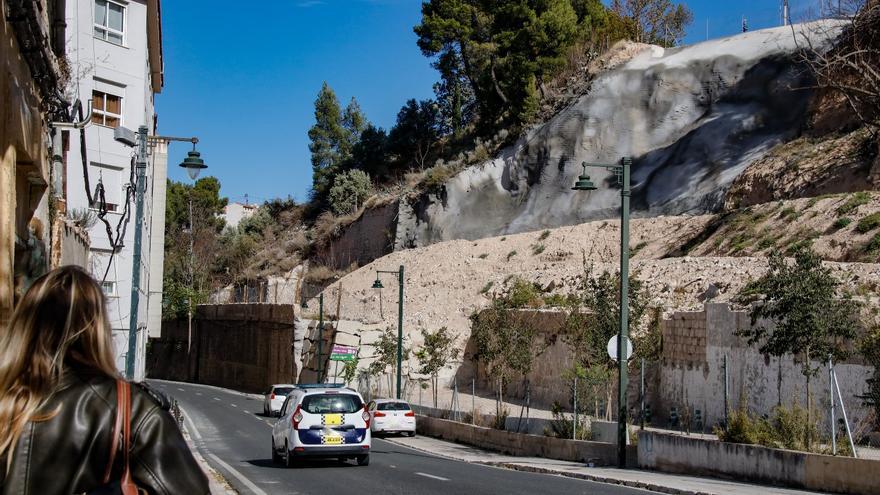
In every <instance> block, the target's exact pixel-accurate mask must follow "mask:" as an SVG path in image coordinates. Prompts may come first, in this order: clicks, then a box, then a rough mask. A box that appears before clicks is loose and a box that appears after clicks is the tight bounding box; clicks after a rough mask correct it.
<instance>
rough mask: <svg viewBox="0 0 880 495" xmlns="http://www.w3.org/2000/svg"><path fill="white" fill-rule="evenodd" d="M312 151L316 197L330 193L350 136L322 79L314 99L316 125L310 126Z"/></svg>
mask: <svg viewBox="0 0 880 495" xmlns="http://www.w3.org/2000/svg"><path fill="white" fill-rule="evenodd" d="M309 141H310V143H309V151H310V152H311V153H312V192H313V194H315V195H317V196H318V197H319V198H320V197H323V196H324V195H325V194H327V192H329V190H330V187H331V186H332V185H333V178H334V177H335V176H336V174H337V173H338V172H339V169H340V166H341V164H342V162H343V161H345V160H346V159H347V158H348V155H347V153H348V152H349V151H350V149H349V146H350V143H351V138H350V137H349V133H348V131H347V130H346V128H345V126H344V125H343V116H342V110H341V109H340V107H339V100H337V99H336V93H335V92H333V89H332V88H330V86H329V85H328V84H327V83H326V82H324V84H323V85H322V86H321V91H320V92H319V93H318V97H317V99H316V100H315V124H314V125H313V126H312V127H311V128H310V129H309Z"/></svg>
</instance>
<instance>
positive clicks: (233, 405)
mask: <svg viewBox="0 0 880 495" xmlns="http://www.w3.org/2000/svg"><path fill="white" fill-rule="evenodd" d="M229 405H230V406H232V407H238V406H236V405H235V404H229Z"/></svg>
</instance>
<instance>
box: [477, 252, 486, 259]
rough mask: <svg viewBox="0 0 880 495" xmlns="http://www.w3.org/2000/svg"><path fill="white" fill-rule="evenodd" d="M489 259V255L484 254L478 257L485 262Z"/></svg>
mask: <svg viewBox="0 0 880 495" xmlns="http://www.w3.org/2000/svg"><path fill="white" fill-rule="evenodd" d="M488 257H489V253H483V254H481V255H479V256H477V258H480V259H481V260H484V259H486V258H488Z"/></svg>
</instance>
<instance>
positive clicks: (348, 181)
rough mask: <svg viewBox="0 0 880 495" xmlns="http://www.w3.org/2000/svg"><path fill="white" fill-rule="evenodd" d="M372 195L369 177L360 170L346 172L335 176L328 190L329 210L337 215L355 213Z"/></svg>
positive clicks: (371, 184)
mask: <svg viewBox="0 0 880 495" xmlns="http://www.w3.org/2000/svg"><path fill="white" fill-rule="evenodd" d="M372 193H373V183H372V181H370V176H369V175H367V173H366V172H364V171H362V170H348V171H346V172H343V173H341V174H339V175H337V176H336V178H335V179H334V180H333V187H331V188H330V196H329V198H328V200H329V201H330V208H332V209H333V211H334V212H335V213H336V214H337V215H345V214H348V213H352V212H354V211H357V210H358V208H360V206H361V205H362V204H363V202H364V200H366V199H367V197H369V196H370V195H371V194H372Z"/></svg>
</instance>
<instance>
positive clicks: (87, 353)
mask: <svg viewBox="0 0 880 495" xmlns="http://www.w3.org/2000/svg"><path fill="white" fill-rule="evenodd" d="M105 303H106V301H105V298H104V293H103V292H102V291H101V288H100V287H99V286H98V284H97V283H96V282H95V280H94V279H93V278H92V277H91V276H90V275H89V274H88V273H86V272H85V271H84V270H82V269H80V268H77V267H72V266H67V267H62V268H59V269H57V270H53V271H52V272H50V273H48V274H46V275H44V276H42V277H41V278H39V279H38V280H37V281H36V282H34V284H33V285H32V286H31V287H30V288H29V289H28V291H27V293H26V294H25V295H24V297H23V298H22V299H21V301H20V302H19V304H18V307H17V308H16V310H15V312H14V313H13V315H12V319H11V320H10V322H9V325H8V327H7V328H5V329H0V461H2V463H3V465H2V468H0V494H4V495H5V494H13V493H15V494H40V495H50V494H56V493H57V494H61V493H65V494H70V493H126V494H127V493H133V490H134V489H135V486H136V487H137V488H138V489H140V490H143V491H146V492H147V493H157V494H172V493H173V494H179V493H186V494H188V495H196V494H205V493H209V488H208V481H207V478H206V477H205V475H204V473H203V472H202V471H201V469H200V468H199V466H198V464H197V463H196V461H195V459H193V456H192V454H191V453H190V451H189V448H188V447H187V445H186V442H185V441H184V439H183V437H182V436H181V434H180V431H179V429H178V426H177V423H176V422H175V421H174V419H173V418H172V417H171V415H170V414H169V413H168V411H167V409H168V407H167V401H165V400H164V399H162V398H161V397H160V396H158V395H154V394H151V393H150V392H149V391H148V390H147V389H146V388H144V387H141V386H138V385H131V384H129V383H128V382H126V381H125V380H122V379H121V378H120V377H119V373H118V372H117V370H116V365H115V363H114V358H113V342H112V338H111V334H110V332H111V330H110V325H109V320H108V318H107V313H106V309H105Z"/></svg>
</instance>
